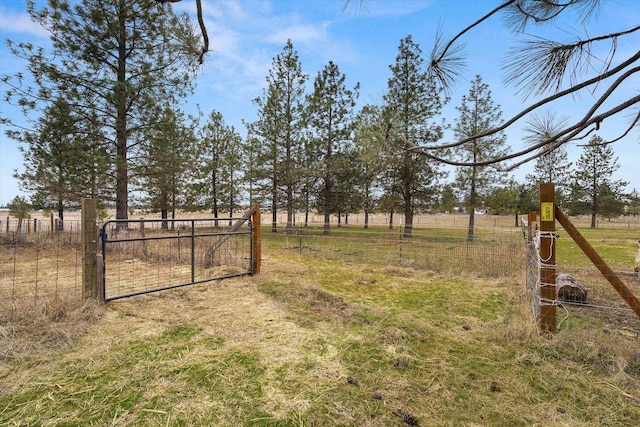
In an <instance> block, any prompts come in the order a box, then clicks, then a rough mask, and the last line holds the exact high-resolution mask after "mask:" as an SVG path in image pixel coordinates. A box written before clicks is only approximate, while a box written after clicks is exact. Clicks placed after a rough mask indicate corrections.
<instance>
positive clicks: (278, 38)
mask: <svg viewBox="0 0 640 427" xmlns="http://www.w3.org/2000/svg"><path fill="white" fill-rule="evenodd" d="M326 28H327V24H326V23H320V24H316V23H308V24H294V25H291V26H289V27H287V28H282V29H280V30H278V31H276V32H274V33H271V34H269V35H268V40H269V41H271V42H273V43H277V44H283V45H284V44H285V43H286V42H287V40H289V39H291V40H294V41H295V42H296V43H317V42H318V41H321V40H324V39H326V37H327V33H326Z"/></svg>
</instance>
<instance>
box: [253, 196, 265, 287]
mask: <svg viewBox="0 0 640 427" xmlns="http://www.w3.org/2000/svg"><path fill="white" fill-rule="evenodd" d="M251 217H252V218H251V224H252V225H253V234H252V235H251V240H252V248H253V253H252V254H251V255H252V257H253V265H252V266H251V274H253V275H255V274H259V273H260V259H261V258H260V257H261V256H262V251H261V248H260V245H261V240H260V203H256V204H255V210H254V212H253V215H252V216H251Z"/></svg>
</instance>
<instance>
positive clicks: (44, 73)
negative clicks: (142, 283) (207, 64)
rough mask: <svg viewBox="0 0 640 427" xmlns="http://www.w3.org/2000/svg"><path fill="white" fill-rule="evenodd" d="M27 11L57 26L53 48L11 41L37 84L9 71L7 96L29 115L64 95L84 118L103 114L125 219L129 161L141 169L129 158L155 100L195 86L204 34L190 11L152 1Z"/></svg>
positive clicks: (86, 0) (149, 122)
mask: <svg viewBox="0 0 640 427" xmlns="http://www.w3.org/2000/svg"><path fill="white" fill-rule="evenodd" d="M28 12H29V14H30V15H31V18H32V19H33V20H34V21H35V22H37V23H39V24H40V25H42V27H43V28H45V29H46V30H47V31H49V32H50V33H51V41H52V46H53V48H52V52H50V53H47V52H46V51H45V50H44V49H41V48H38V47H36V46H34V45H32V44H28V43H15V42H10V43H9V44H10V47H11V49H12V52H13V53H14V54H15V55H16V56H17V57H19V58H22V59H25V60H26V61H28V63H29V71H30V72H31V73H32V74H33V78H34V81H35V82H36V85H37V88H35V89H34V88H26V89H23V87H22V86H21V85H20V76H17V77H16V78H14V79H10V78H8V77H7V78H5V79H4V80H5V82H6V83H7V84H9V85H11V86H12V87H13V90H10V91H9V94H8V98H9V99H10V100H12V101H14V102H16V103H18V104H20V105H21V106H23V108H24V110H25V112H26V114H27V115H30V116H32V115H34V114H37V113H38V111H39V110H41V109H43V108H42V105H40V104H41V103H42V102H44V104H45V105H47V104H48V103H49V101H47V100H55V99H59V98H62V99H65V100H66V101H67V102H69V105H70V108H71V109H72V111H73V112H74V113H75V115H76V118H77V120H78V121H80V122H83V123H85V124H86V122H88V121H91V120H94V119H97V123H98V124H99V126H98V127H99V130H100V132H102V134H103V135H104V136H105V140H103V141H102V142H103V144H104V149H105V150H106V151H107V152H109V153H110V154H111V155H112V159H111V162H110V163H111V165H113V167H114V169H115V202H116V218H118V219H123V218H127V217H128V197H129V181H130V175H131V173H132V171H130V168H132V167H133V168H135V165H133V164H132V163H131V161H130V159H131V158H132V157H134V155H135V154H136V150H137V148H138V145H139V143H140V140H141V136H142V134H143V131H144V129H145V128H146V127H149V126H151V127H152V126H154V119H153V117H154V116H153V113H154V111H155V104H156V102H158V100H171V99H174V98H176V97H181V96H184V95H185V94H186V93H188V92H190V90H191V88H192V84H191V78H190V75H191V72H192V71H193V70H194V67H193V65H195V64H194V61H193V60H194V57H193V51H194V49H195V47H194V46H195V45H196V44H197V39H198V36H197V35H195V34H193V33H192V31H191V30H192V26H191V23H190V22H189V20H188V18H187V17H186V15H183V16H181V17H179V16H177V15H175V14H173V12H172V11H171V8H170V6H168V5H165V6H158V4H157V3H156V2H155V1H154V0H114V1H109V2H105V1H101V0H80V1H78V2H77V3H74V4H71V3H70V2H69V1H65V0H61V1H51V2H49V6H48V7H44V8H42V9H40V10H37V9H36V8H35V6H34V4H33V3H30V4H29V7H28ZM52 58H55V60H52ZM85 114H86V116H84V115H85ZM87 127H88V126H87ZM91 166H92V165H86V167H91ZM133 172H135V171H133Z"/></svg>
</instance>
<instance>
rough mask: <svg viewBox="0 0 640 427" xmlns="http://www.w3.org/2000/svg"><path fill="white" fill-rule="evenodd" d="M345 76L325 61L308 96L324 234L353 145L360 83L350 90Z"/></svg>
mask: <svg viewBox="0 0 640 427" xmlns="http://www.w3.org/2000/svg"><path fill="white" fill-rule="evenodd" d="M345 80H346V76H345V75H344V74H342V73H341V72H340V70H339V69H338V66H337V65H336V64H335V63H334V62H332V61H329V63H328V64H327V65H326V66H325V67H324V69H323V70H322V71H320V72H319V73H318V75H317V76H316V79H315V81H314V83H313V89H314V90H313V95H311V96H310V97H309V112H308V123H309V126H310V130H311V135H312V136H311V137H312V138H313V141H314V142H315V144H316V146H317V147H318V153H319V156H318V159H317V160H318V165H319V167H318V170H319V171H320V178H321V180H322V188H321V189H320V192H319V198H320V201H321V204H322V206H321V210H322V212H323V213H324V230H323V231H324V234H329V233H330V230H331V227H330V220H331V214H332V213H338V212H339V211H340V206H339V198H338V197H337V189H336V184H337V182H336V178H337V177H338V176H340V175H341V174H344V173H345V171H344V169H345V168H348V164H347V162H345V161H344V156H345V155H347V153H348V152H349V151H350V150H351V149H352V147H353V135H352V131H353V125H354V121H353V108H354V106H355V102H356V99H357V98H358V90H359V88H360V84H356V86H355V87H354V89H353V90H351V89H347V87H346V85H345Z"/></svg>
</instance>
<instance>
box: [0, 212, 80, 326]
mask: <svg viewBox="0 0 640 427" xmlns="http://www.w3.org/2000/svg"><path fill="white" fill-rule="evenodd" d="M33 224H34V223H32V225H33ZM35 224H36V226H35V227H28V228H27V227H26V225H25V223H24V222H23V223H22V224H21V227H18V221H17V220H12V221H9V222H4V221H3V223H2V224H0V313H2V314H3V317H4V316H9V317H16V316H26V315H28V314H29V313H31V312H33V311H34V310H36V311H40V312H42V311H46V310H48V308H49V307H50V306H53V305H56V304H60V303H61V302H64V301H74V302H77V301H79V300H80V297H81V295H82V242H81V239H82V236H81V232H80V221H65V222H64V223H63V224H59V225H58V227H57V228H58V231H57V230H55V229H51V227H47V226H46V224H47V222H43V223H41V224H39V223H38V222H35Z"/></svg>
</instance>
